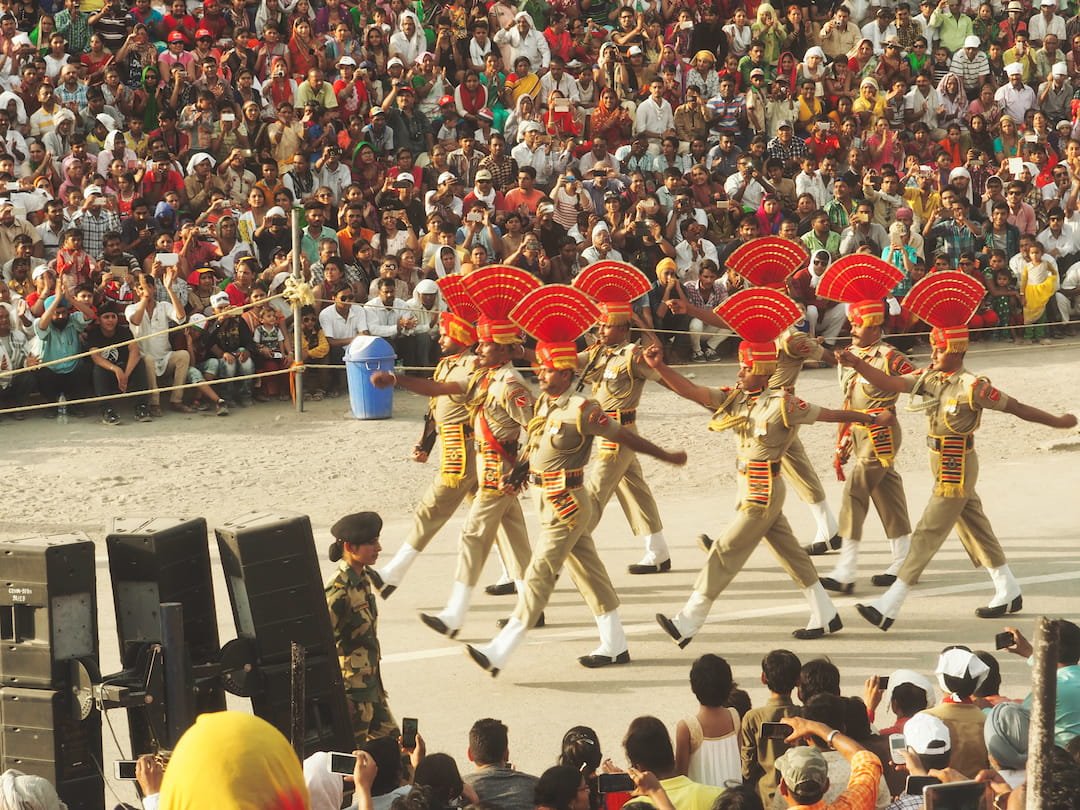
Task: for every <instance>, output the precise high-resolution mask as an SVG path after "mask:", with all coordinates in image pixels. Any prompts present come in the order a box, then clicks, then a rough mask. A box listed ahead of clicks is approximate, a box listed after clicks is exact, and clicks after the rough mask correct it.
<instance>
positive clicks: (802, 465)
mask: <svg viewBox="0 0 1080 810" xmlns="http://www.w3.org/2000/svg"><path fill="white" fill-rule="evenodd" d="M776 348H777V352H776V371H774V372H773V373H772V376H771V377H769V388H778V389H783V390H784V391H787V392H788V393H790V394H794V393H795V381H796V380H798V379H799V372H801V371H802V367H803V363H805V362H806V361H807V360H812V361H815V362H818V361H820V360H821V359H822V358H823V357H824V356H825V349H824V348H823V347H822V345H821V344H820V343H818V342H817V341H816V340H814V339H813V338H812V337H810V336H809V335H807V334H806V333H805V332H796V331H792V330H789V331H788V332H786V333H785V334H783V335H781V336H780V338H778V339H777V341H776ZM780 471H781V473H782V474H783V476H784V478H785V479H787V481H788V482H789V483H790V484H791V486H792V488H793V489H794V490H795V494H796V495H798V496H799V498H800V499H801V500H803V501H805V502H806V503H811V504H813V503H821V502H822V501H823V500H825V488H824V487H823V486H822V485H821V479H820V478H818V474H817V472H816V471H815V470H814V465H813V464H811V463H810V457H809V456H808V455H806V448H804V447H803V443H802V440H801V439H800V438H799V436H798V433H796V434H795V437H794V438H793V439H792V441H791V444H790V445H789V446H788V449H787V452H786V453H785V454H784V457H783V458H782V459H781V460H780Z"/></svg>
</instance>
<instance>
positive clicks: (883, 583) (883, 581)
mask: <svg viewBox="0 0 1080 810" xmlns="http://www.w3.org/2000/svg"><path fill="white" fill-rule="evenodd" d="M894 582H896V574H874V575H873V576H872V577H870V584H871V585H877V586H878V587H879V588H888V587H889V586H890V585H892V584H893V583H894Z"/></svg>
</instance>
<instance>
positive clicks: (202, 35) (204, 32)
mask: <svg viewBox="0 0 1080 810" xmlns="http://www.w3.org/2000/svg"><path fill="white" fill-rule="evenodd" d="M213 38H214V35H213V34H212V33H210V31H209V30H208V29H206V28H200V29H199V30H198V31H196V32H195V39H213Z"/></svg>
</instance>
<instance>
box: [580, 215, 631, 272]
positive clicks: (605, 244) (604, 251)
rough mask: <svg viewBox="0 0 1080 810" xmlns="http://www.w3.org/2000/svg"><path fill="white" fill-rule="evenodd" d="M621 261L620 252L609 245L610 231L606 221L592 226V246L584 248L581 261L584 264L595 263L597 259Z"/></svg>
mask: <svg viewBox="0 0 1080 810" xmlns="http://www.w3.org/2000/svg"><path fill="white" fill-rule="evenodd" d="M605 260H606V261H613V262H621V261H623V257H622V254H621V253H619V251H617V250H615V248H614V247H612V245H611V231H609V230H608V227H607V223H606V222H600V223H598V224H597V225H596V227H595V228H593V233H592V246H591V247H587V248H585V250H583V251H582V253H581V261H582V263H583V264H584V265H586V266H588V265H590V264H596V262H599V261H605Z"/></svg>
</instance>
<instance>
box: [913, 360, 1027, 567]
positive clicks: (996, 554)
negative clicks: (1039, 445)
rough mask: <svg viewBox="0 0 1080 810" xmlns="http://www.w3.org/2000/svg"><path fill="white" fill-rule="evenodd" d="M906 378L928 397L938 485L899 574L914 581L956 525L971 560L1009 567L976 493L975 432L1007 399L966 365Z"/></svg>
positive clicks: (932, 463) (933, 465)
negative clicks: (985, 414)
mask: <svg viewBox="0 0 1080 810" xmlns="http://www.w3.org/2000/svg"><path fill="white" fill-rule="evenodd" d="M906 377H907V379H909V380H910V381H911V382H913V383H915V388H914V390H913V391H912V394H913V395H916V394H917V395H919V396H921V397H924V398H926V399H928V400H929V402H928V403H927V410H926V416H927V421H928V427H929V435H928V436H927V442H928V444H929V445H930V469H931V471H932V472H933V474H934V481H935V485H934V494H933V495H932V496H931V497H930V503H928V504H927V505H926V511H925V512H923V515H922V517H921V518H920V519H919V523H918V525H917V526H916V527H915V532H914V533H913V534H912V535H911V551H910V552H909V553H908V556H907V559H906V560H904V565H903V567H901V569H900V573H899V574H898V576H899V578H900V579H901V580H903V582H905V583H906V584H907V585H909V586H910V585H915V584H916V583H917V582H918V581H919V576H920V575H921V574H922V572H923V569H925V568H926V566H927V565H928V564H929V563H930V560H931V559H933V557H934V555H935V554H936V553H937V550H938V549H939V548H941V544H942V543H944V542H945V538H946V537H948V536H949V532H950V531H952V528H953V526H956V531H957V534H959V535H960V542H961V543H963V545H964V550H965V551H967V553H968V556H969V557H970V558H971V561H972V563H974V564H975V565H977V566H982V567H984V568H991V569H993V568H998V567H1000V566H1003V565H1005V563H1006V560H1005V552H1004V551H1003V550H1002V548H1001V543H1000V542H999V541H998V539H997V536H996V535H995V534H994V529H993V527H992V526H991V525H990V520H989V519H988V518H987V517H986V513H985V512H983V507H982V501H981V500H980V499H979V496H978V495H977V494H976V492H975V484H976V482H977V481H978V478H979V457H978V454H977V453H976V452H975V431H976V430H978V428H979V422H980V421H981V419H982V412H983V410H984V409H990V410H993V411H1003V410H1005V407H1006V406H1007V405H1008V404H1009V398H1008V397H1007V396H1006V395H1005V394H1003V393H1001V392H1000V391H998V390H997V389H996V388H994V387H993V386H992V385H991V384H990V381H989V380H988V379H987V378H986V377H978V376H976V375H974V374H972V373H971V372H970V371H968V370H967V369H964V368H961V369H960V370H959V371H956V372H954V373H952V374H946V373H944V372H941V371H925V370H919V371H915V372H913V373H911V374H908V375H906Z"/></svg>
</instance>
